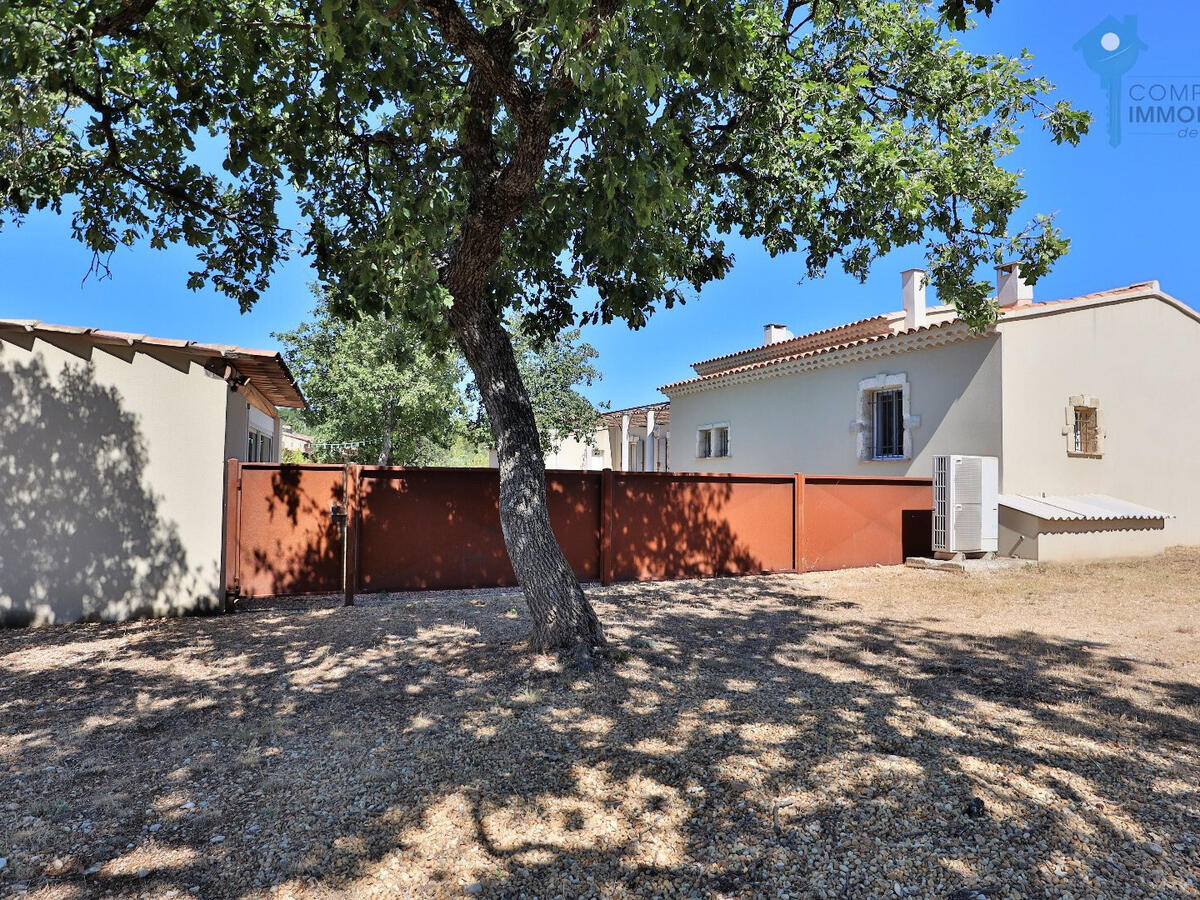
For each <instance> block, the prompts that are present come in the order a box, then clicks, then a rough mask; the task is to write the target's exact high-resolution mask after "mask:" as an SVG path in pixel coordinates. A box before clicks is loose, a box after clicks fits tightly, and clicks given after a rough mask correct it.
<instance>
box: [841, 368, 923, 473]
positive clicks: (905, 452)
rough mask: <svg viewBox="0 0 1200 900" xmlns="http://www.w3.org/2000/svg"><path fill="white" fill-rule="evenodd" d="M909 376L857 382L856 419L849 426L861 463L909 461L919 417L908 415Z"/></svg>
mask: <svg viewBox="0 0 1200 900" xmlns="http://www.w3.org/2000/svg"><path fill="white" fill-rule="evenodd" d="M910 388H911V386H910V385H909V383H908V375H907V374H905V373H904V372H897V373H896V374H894V375H888V374H880V375H875V376H872V377H871V378H864V379H863V380H862V381H860V382H859V383H858V416H857V418H855V420H854V421H853V422H851V423H850V430H851V431H852V432H854V433H855V434H856V435H857V439H856V440H857V445H858V446H857V450H858V458H859V460H860V461H861V462H874V461H884V462H886V461H890V460H897V459H912V455H913V435H912V432H913V429H914V428H918V427H920V425H921V417H920V416H914V415H912V413H911V412H910V406H911V399H912V393H911V390H910Z"/></svg>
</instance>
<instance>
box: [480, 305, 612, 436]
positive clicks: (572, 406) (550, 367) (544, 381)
mask: <svg viewBox="0 0 1200 900" xmlns="http://www.w3.org/2000/svg"><path fill="white" fill-rule="evenodd" d="M508 331H509V334H511V335H512V343H513V351H514V352H515V353H516V357H517V367H518V368H519V369H520V370H521V380H522V382H524V384H525V391H526V392H527V393H528V394H529V402H530V404H531V405H532V406H533V415H534V418H535V419H536V420H537V428H538V434H539V435H540V437H541V441H542V449H543V450H545V451H547V452H554V451H557V450H558V447H559V444H560V443H561V442H562V441H563V440H565V439H566V438H575V439H577V440H580V441H585V442H586V441H590V440H591V439H592V437H593V436H594V435H595V432H596V427H597V410H596V407H594V406H593V405H592V402H591V401H590V400H588V399H587V398H586V397H584V396H583V394H581V393H579V391H577V390H576V389H575V388H576V387H579V386H589V385H592V384H594V383H595V381H596V379H598V378H599V377H600V373H599V371H598V370H597V369H596V367H595V366H593V365H592V360H593V359H595V358H596V357H597V356H599V355H600V354H598V353H597V352H596V350H595V348H594V347H592V345H591V344H588V343H585V342H582V341H581V340H580V338H581V332H580V331H579V329H578V328H572V329H568V330H567V331H564V332H562V333H561V334H558V335H556V336H554V337H550V338H538V337H536V336H535V335H534V334H533V333H532V331H531V330H530V329H529V328H528V327H526V325H525V323H523V322H522V321H521V320H520V319H516V318H514V319H512V320H510V321H509V323H508ZM467 398H468V402H469V403H470V404H471V405H472V406H473V407H474V409H475V416H474V419H473V421H472V423H471V435H472V437H473V439H474V440H475V442H476V443H477V444H480V445H483V444H486V443H488V442H489V441H490V440H491V434H492V431H491V424H490V423H489V422H488V418H487V413H486V411H485V410H484V408H483V404H482V403H481V402H480V398H479V391H478V389H477V388H476V386H475V382H474V381H471V382H470V383H469V384H468V385H467Z"/></svg>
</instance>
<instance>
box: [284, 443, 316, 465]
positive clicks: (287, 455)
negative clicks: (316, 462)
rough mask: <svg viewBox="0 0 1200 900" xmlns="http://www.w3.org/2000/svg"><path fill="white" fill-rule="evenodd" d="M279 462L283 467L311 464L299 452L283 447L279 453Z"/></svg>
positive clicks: (309, 460)
mask: <svg viewBox="0 0 1200 900" xmlns="http://www.w3.org/2000/svg"><path fill="white" fill-rule="evenodd" d="M279 461H280V462H281V463H283V464H284V465H299V464H300V463H306V462H312V460H311V459H309V458H308V457H306V456H305V455H304V454H303V453H301V452H300V451H299V450H293V449H292V448H290V447H284V448H283V449H281V450H280V451H279Z"/></svg>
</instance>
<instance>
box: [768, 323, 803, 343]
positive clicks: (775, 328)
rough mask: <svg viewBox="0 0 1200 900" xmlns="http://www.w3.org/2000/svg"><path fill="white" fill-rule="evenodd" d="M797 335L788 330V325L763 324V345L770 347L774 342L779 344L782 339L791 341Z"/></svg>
mask: <svg viewBox="0 0 1200 900" xmlns="http://www.w3.org/2000/svg"><path fill="white" fill-rule="evenodd" d="M794 337H795V335H794V334H792V333H791V332H790V331H788V327H787V326H786V325H764V326H763V346H764V347H769V346H771V345H772V344H778V343H779V342H780V341H790V340H791V339H792V338H794Z"/></svg>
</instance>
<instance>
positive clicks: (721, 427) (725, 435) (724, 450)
mask: <svg viewBox="0 0 1200 900" xmlns="http://www.w3.org/2000/svg"><path fill="white" fill-rule="evenodd" d="M731 455H732V454H731V453H730V452H729V424H728V423H727V422H721V423H718V424H715V425H702V426H700V429H699V430H698V431H697V432H696V458H697V459H715V458H720V457H726V456H731ZM664 462H665V460H664Z"/></svg>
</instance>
